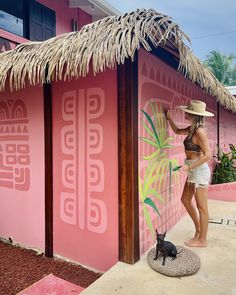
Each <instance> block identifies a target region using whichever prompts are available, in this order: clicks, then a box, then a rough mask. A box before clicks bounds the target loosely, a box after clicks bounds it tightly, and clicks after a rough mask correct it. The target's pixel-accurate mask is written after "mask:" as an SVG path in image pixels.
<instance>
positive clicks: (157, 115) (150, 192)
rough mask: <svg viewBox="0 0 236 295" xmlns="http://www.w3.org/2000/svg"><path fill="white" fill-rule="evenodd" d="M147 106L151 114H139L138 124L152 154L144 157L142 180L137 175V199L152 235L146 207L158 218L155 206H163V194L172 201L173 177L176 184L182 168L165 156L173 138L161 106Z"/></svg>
mask: <svg viewBox="0 0 236 295" xmlns="http://www.w3.org/2000/svg"><path fill="white" fill-rule="evenodd" d="M149 106H150V108H148V109H150V110H151V114H148V113H147V112H146V111H144V110H141V112H142V114H143V120H141V124H142V126H143V127H144V129H145V131H146V132H145V133H146V135H147V137H140V140H141V141H143V142H145V144H147V145H149V147H150V149H149V150H151V152H149V154H146V155H143V160H144V161H147V163H146V165H145V170H144V171H142V172H143V173H142V176H141V173H139V196H140V200H141V203H142V207H143V212H144V217H145V220H146V222H147V225H148V227H149V229H150V231H151V233H152V234H153V235H154V234H155V229H154V226H153V224H152V219H151V216H150V213H149V210H148V207H149V208H150V207H151V208H152V210H154V212H155V213H156V214H157V215H158V216H160V211H159V209H158V204H160V203H161V204H165V202H166V200H165V197H164V193H163V192H164V191H165V192H166V191H168V192H169V197H170V198H171V188H172V179H173V177H174V178H175V180H176V181H178V178H177V173H176V171H178V170H179V169H180V168H181V166H178V163H177V160H176V159H170V158H169V156H168V149H170V148H172V145H171V142H172V141H173V137H171V136H169V135H168V132H167V121H166V118H165V114H164V112H163V108H162V106H161V105H160V104H159V105H158V104H157V102H152V101H150V102H149ZM140 172H141V171H140Z"/></svg>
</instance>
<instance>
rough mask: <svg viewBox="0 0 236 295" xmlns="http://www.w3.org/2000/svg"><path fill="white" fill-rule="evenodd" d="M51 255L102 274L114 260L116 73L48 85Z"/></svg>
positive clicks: (115, 260) (116, 201) (116, 230)
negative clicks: (50, 108) (50, 105)
mask: <svg viewBox="0 0 236 295" xmlns="http://www.w3.org/2000/svg"><path fill="white" fill-rule="evenodd" d="M53 113H54V116H53V117H54V121H53V142H54V145H53V163H54V164H53V165H54V167H53V179H54V187H53V192H54V204H53V206H54V217H53V218H54V220H53V222H54V249H55V253H56V254H58V255H60V256H63V257H66V258H69V259H72V260H73V261H77V262H79V263H81V264H83V265H87V266H89V267H93V268H95V269H97V270H101V271H105V270H107V269H108V268H110V267H111V266H112V265H114V263H116V262H117V260H118V158H117V154H118V129H117V128H118V127H117V89H116V72H115V71H111V70H108V71H106V72H104V73H100V74H99V75H97V76H96V77H94V76H93V75H92V74H89V75H88V76H87V77H86V78H81V79H79V80H72V81H71V82H69V83H68V82H62V81H60V82H58V83H55V84H54V85H53Z"/></svg>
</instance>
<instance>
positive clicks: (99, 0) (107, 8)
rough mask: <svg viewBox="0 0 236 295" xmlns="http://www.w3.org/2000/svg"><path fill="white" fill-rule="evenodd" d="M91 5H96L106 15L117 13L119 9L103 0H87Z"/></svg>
mask: <svg viewBox="0 0 236 295" xmlns="http://www.w3.org/2000/svg"><path fill="white" fill-rule="evenodd" d="M88 1H89V2H90V3H91V4H92V5H94V6H97V7H98V8H99V9H100V10H101V11H103V12H104V13H105V14H106V15H119V14H120V11H118V10H117V9H115V8H114V7H113V6H112V5H110V4H109V3H108V2H106V1H104V0H88Z"/></svg>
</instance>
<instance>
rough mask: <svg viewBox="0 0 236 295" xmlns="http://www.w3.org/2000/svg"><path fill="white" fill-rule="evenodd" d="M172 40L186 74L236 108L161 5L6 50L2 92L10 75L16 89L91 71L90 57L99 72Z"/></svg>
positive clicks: (0, 62)
mask: <svg viewBox="0 0 236 295" xmlns="http://www.w3.org/2000/svg"><path fill="white" fill-rule="evenodd" d="M167 41H168V42H171V43H172V45H174V47H175V48H177V49H178V51H179V61H180V62H179V68H178V71H179V72H181V73H182V74H183V75H184V76H185V77H187V78H188V79H190V80H191V81H192V82H194V83H196V84H198V85H199V86H200V87H201V88H202V89H203V90H205V91H206V92H207V93H209V94H211V95H213V96H215V97H216V98H217V100H218V101H219V102H220V104H221V105H222V106H224V107H225V108H227V109H230V110H231V111H233V112H236V100H235V99H234V98H233V96H232V95H231V94H230V93H229V92H228V91H227V90H226V89H225V87H224V86H223V85H222V84H221V83H220V82H219V81H218V80H217V79H216V78H215V77H214V76H213V74H212V73H211V72H210V71H209V70H208V69H207V68H206V67H205V66H204V65H203V64H201V62H200V61H199V60H198V59H197V58H196V57H195V56H194V55H193V54H192V52H191V50H190V49H189V47H188V46H187V45H186V44H185V43H186V42H190V40H189V38H188V37H187V36H186V35H185V34H184V32H182V31H181V30H180V29H179V26H178V25H177V24H175V23H173V21H172V19H171V18H170V17H169V16H166V15H163V14H160V13H158V12H156V11H155V10H144V9H143V10H137V11H135V12H132V13H129V14H124V15H122V16H109V17H106V18H104V19H102V20H99V21H96V22H94V23H92V24H89V25H86V26H84V27H83V28H82V29H81V30H80V31H79V32H71V33H66V34H63V35H60V36H57V37H55V38H51V39H49V40H47V41H44V42H28V43H25V44H20V45H18V46H17V47H16V48H15V49H14V50H11V51H7V52H4V53H2V54H0V91H3V90H4V88H5V86H6V83H7V78H8V77H9V83H10V88H11V90H14V89H20V88H23V87H24V85H25V83H26V82H29V83H30V84H31V85H37V84H43V83H44V82H46V81H47V82H50V81H55V80H66V79H71V78H73V77H75V78H78V77H81V76H86V74H87V73H88V72H89V65H90V62H91V63H92V66H93V71H94V73H95V74H96V73H98V72H99V71H104V70H105V68H106V67H108V68H114V67H115V66H116V65H117V64H121V63H124V60H125V58H129V57H131V58H132V59H133V58H134V55H135V52H136V50H137V49H139V48H140V47H141V46H143V47H144V48H145V49H146V50H147V51H150V50H151V46H150V44H152V45H154V46H155V47H157V46H159V45H162V46H165V44H166V42H167Z"/></svg>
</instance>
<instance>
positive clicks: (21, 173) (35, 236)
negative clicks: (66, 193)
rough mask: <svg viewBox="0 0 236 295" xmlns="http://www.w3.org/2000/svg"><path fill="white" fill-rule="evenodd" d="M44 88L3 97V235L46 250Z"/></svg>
mask: <svg viewBox="0 0 236 295" xmlns="http://www.w3.org/2000/svg"><path fill="white" fill-rule="evenodd" d="M42 95H43V92H42V87H34V88H27V89H25V90H22V91H17V92H14V93H10V92H7V91H6V92H5V93H1V94H0V204H1V206H0V236H1V237H4V238H8V237H12V239H13V240H14V242H17V243H20V244H21V245H25V246H31V247H37V248H40V249H43V250H44V225H45V222H44V211H45V210H44V127H43V99H42Z"/></svg>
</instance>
